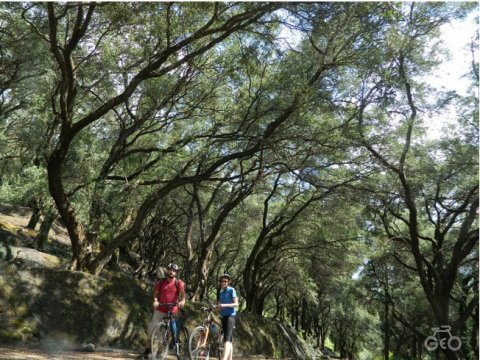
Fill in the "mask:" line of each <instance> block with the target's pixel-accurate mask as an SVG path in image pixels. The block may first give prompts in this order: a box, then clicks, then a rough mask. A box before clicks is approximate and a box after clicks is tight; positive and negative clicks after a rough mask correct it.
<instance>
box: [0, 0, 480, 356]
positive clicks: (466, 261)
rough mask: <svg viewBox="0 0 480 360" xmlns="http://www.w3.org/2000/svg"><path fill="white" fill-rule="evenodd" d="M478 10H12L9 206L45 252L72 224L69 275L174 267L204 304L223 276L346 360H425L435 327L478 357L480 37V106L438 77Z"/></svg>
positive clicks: (178, 6)
mask: <svg viewBox="0 0 480 360" xmlns="http://www.w3.org/2000/svg"><path fill="white" fill-rule="evenodd" d="M473 8H474V4H472V3H466V2H465V3H458V2H457V3H415V2H414V3H386V2H385V3H383V2H380V3H369V2H358V3H336V2H330V3H329V2H320V3H301V2H300V3H288V2H287V3H255V2H246V3H243V2H230V3H229V2H212V3H209V2H199V3H173V2H168V3H167V2H153V3H143V2H133V3H129V2H119V3H71V2H66V3H57V2H50V3H36V2H32V3H29V2H21V3H1V4H0V39H1V42H2V46H1V47H0V69H1V71H0V168H1V172H0V194H1V197H2V201H3V202H8V203H11V204H17V205H22V206H27V207H30V208H31V209H32V212H33V214H34V215H35V217H34V216H33V215H32V220H31V223H30V224H29V226H30V225H31V227H32V228H35V225H36V223H37V222H39V221H40V219H43V220H42V221H43V222H42V230H41V231H40V233H39V237H38V242H37V244H36V246H37V247H39V248H42V247H43V246H44V244H45V241H47V240H46V237H48V230H49V228H50V226H51V225H52V222H53V221H54V220H55V218H58V219H60V220H61V222H62V224H63V225H64V226H65V227H66V229H67V230H68V235H69V238H70V241H71V254H72V258H71V262H70V269H71V270H77V271H87V272H90V273H92V274H100V273H101V271H102V270H104V269H106V268H111V267H115V266H118V264H119V263H122V264H123V265H122V266H128V267H129V269H130V271H131V273H132V274H134V275H135V276H137V277H139V278H151V277H154V276H156V274H157V272H158V269H159V267H161V266H164V265H165V264H167V263H169V262H170V261H172V260H175V261H176V262H178V263H179V264H181V268H182V271H181V276H182V277H183V279H184V280H185V281H186V284H187V292H188V294H189V296H190V298H191V299H192V300H193V301H204V300H208V299H211V300H212V299H213V298H214V296H215V295H214V294H215V288H216V287H217V278H218V275H219V274H221V273H223V272H228V273H230V274H231V275H232V276H233V278H234V279H235V281H234V285H235V287H236V288H237V291H238V292H239V294H240V302H241V308H242V310H243V311H248V312H251V313H254V314H256V315H258V316H265V317H275V318H278V319H280V320H282V321H285V322H289V323H290V324H291V325H292V326H294V327H295V329H296V330H297V331H298V332H301V333H302V334H303V336H304V337H305V338H306V339H309V340H310V341H312V342H314V343H316V344H317V345H318V346H321V347H325V346H327V345H328V344H329V342H332V343H333V344H334V346H335V348H336V350H337V351H338V352H339V353H340V354H341V355H342V356H343V357H348V358H354V357H358V356H364V357H365V358H373V356H374V355H376V356H382V357H383V358H384V359H390V358H391V355H392V354H393V356H394V357H396V358H399V359H402V358H420V357H421V356H423V355H425V354H427V353H428V351H427V350H426V349H425V347H424V346H423V342H424V340H425V338H426V337H427V336H429V335H431V328H432V327H439V326H444V325H450V326H451V329H452V334H454V335H457V336H460V338H461V339H462V343H463V346H462V348H461V349H460V350H459V351H452V350H451V349H438V351H437V354H439V352H440V351H442V356H444V357H445V358H447V359H458V358H468V357H471V356H473V354H478V80H479V78H478V57H476V52H477V51H478V49H477V48H476V46H477V45H478V33H477V34H469V35H471V36H476V38H474V39H473V40H472V47H471V50H472V61H471V63H472V68H471V69H466V74H465V75H466V76H468V77H469V79H470V81H471V83H472V87H471V89H470V91H469V93H468V95H462V94H458V93H455V92H454V91H451V90H449V89H446V91H443V92H442V91H439V90H436V89H434V88H432V87H431V86H429V84H428V76H431V74H432V73H433V70H434V69H435V67H436V66H438V64H440V63H441V62H442V61H443V60H444V59H445V58H446V57H447V56H448V49H445V48H444V47H443V45H442V42H441V37H439V34H440V31H441V28H442V26H444V25H445V24H448V23H449V22H451V21H453V20H455V19H462V18H464V17H465V16H467V14H468V13H469V12H470V11H471V10H472V9H473ZM445 117H449V118H450V119H449V120H450V121H449V123H450V124H451V125H450V126H451V128H450V129H449V130H448V131H447V132H445V133H444V134H443V136H441V137H439V138H432V137H430V136H428V135H429V134H428V132H427V131H426V125H428V122H431V121H438V119H440V118H445ZM365 349H369V350H368V351H370V352H368V351H367V350H365ZM365 351H367V353H366V352H365ZM362 354H363V355H362ZM431 355H432V356H433V353H431Z"/></svg>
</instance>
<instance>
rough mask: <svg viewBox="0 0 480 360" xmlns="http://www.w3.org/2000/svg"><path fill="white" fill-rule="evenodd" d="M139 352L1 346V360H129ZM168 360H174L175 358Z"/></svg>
mask: <svg viewBox="0 0 480 360" xmlns="http://www.w3.org/2000/svg"><path fill="white" fill-rule="evenodd" d="M137 355H138V352H135V351H133V350H120V349H98V351H95V352H85V351H72V350H47V349H35V348H27V347H14V346H1V345H0V359H1V360H80V359H81V360H113V359H116V360H127V359H135V358H136V356H137ZM167 359H169V360H173V359H174V357H173V356H172V357H168V358H167Z"/></svg>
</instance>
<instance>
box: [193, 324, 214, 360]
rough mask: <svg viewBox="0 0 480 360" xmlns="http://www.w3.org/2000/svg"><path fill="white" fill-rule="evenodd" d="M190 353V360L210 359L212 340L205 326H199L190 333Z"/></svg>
mask: <svg viewBox="0 0 480 360" xmlns="http://www.w3.org/2000/svg"><path fill="white" fill-rule="evenodd" d="M188 353H189V355H190V360H208V359H210V341H209V339H207V331H206V329H205V327H204V326H197V327H196V328H195V329H193V330H192V332H191V333H190V337H189V339H188Z"/></svg>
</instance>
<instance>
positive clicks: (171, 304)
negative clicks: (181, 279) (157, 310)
mask: <svg viewBox="0 0 480 360" xmlns="http://www.w3.org/2000/svg"><path fill="white" fill-rule="evenodd" d="M177 305H178V302H172V303H158V307H160V306H167V307H174V306H177Z"/></svg>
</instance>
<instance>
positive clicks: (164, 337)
mask: <svg viewBox="0 0 480 360" xmlns="http://www.w3.org/2000/svg"><path fill="white" fill-rule="evenodd" d="M169 334H170V329H169V328H168V326H167V324H165V323H160V324H158V325H157V326H156V327H155V329H153V332H152V339H151V340H150V345H151V349H152V360H164V359H165V357H166V356H167V354H168V342H169Z"/></svg>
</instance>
